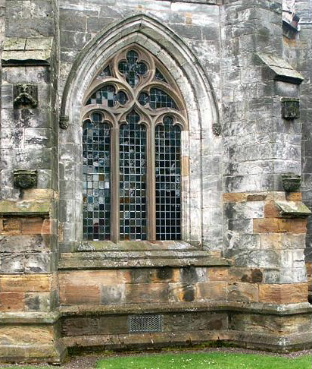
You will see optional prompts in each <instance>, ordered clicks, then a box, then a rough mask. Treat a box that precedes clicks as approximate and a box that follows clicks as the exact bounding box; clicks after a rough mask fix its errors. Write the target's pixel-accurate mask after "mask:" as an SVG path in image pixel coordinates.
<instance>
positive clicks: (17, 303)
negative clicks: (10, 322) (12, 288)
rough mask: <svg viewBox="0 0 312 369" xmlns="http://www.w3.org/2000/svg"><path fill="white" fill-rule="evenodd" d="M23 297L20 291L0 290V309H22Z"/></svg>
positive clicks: (23, 304)
mask: <svg viewBox="0 0 312 369" xmlns="http://www.w3.org/2000/svg"><path fill="white" fill-rule="evenodd" d="M24 298H25V294H24V293H21V292H0V311H23V310H24V306H25V303H24Z"/></svg>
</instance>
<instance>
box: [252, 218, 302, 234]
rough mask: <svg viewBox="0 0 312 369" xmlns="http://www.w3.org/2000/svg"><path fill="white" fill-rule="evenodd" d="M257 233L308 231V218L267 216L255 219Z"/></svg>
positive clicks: (296, 232)
mask: <svg viewBox="0 0 312 369" xmlns="http://www.w3.org/2000/svg"><path fill="white" fill-rule="evenodd" d="M253 225H254V232H255V233H286V232H289V233H294V234H299V233H306V227H307V220H306V219H281V218H279V219H277V218H265V219H254V220H253Z"/></svg>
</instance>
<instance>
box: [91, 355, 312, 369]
mask: <svg viewBox="0 0 312 369" xmlns="http://www.w3.org/2000/svg"><path fill="white" fill-rule="evenodd" d="M123 368H127V369H184V368H185V369H209V368H211V369H311V368H312V358H311V356H303V357H299V358H294V359H291V358H287V357H276V356H269V355H256V354H231V353H217V352H215V353H181V354H164V355H146V356H130V357H129V356H128V357H120V358H118V357H116V358H110V359H103V360H100V361H99V362H98V364H97V369H123Z"/></svg>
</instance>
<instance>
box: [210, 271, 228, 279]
mask: <svg viewBox="0 0 312 369" xmlns="http://www.w3.org/2000/svg"><path fill="white" fill-rule="evenodd" d="M207 271H208V280H209V281H227V280H228V277H229V269H228V268H209V269H208V270H207Z"/></svg>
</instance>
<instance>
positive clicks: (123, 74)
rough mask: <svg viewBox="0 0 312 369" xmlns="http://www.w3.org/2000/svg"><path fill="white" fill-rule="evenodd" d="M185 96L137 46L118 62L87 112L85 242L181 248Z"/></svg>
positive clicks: (111, 64)
mask: <svg viewBox="0 0 312 369" xmlns="http://www.w3.org/2000/svg"><path fill="white" fill-rule="evenodd" d="M185 115H186V114H185V107H184V103H183V99H182V97H181V94H180V92H179V90H178V88H177V86H176V83H175V82H174V80H173V78H172V77H171V75H170V74H169V72H168V70H167V69H166V68H165V67H164V66H163V65H162V63H161V62H160V61H159V60H157V59H155V58H154V57H153V56H152V55H151V54H150V53H148V52H147V51H146V50H144V49H143V48H141V47H138V46H136V45H135V46H132V47H128V48H127V49H124V50H123V51H121V52H120V53H119V54H117V55H115V56H114V57H113V58H111V59H110V60H109V61H108V62H107V63H106V65H105V66H104V67H103V69H102V70H101V72H100V73H99V74H98V75H97V77H96V78H95V80H94V81H93V83H92V85H91V86H90V89H89V93H88V96H87V98H86V100H85V106H84V111H83V117H84V118H83V217H84V219H83V237H84V239H85V240H112V241H113V242H117V241H119V240H180V239H181V232H182V230H181V217H182V203H181V202H182V201H181V199H182V190H183V188H182V151H181V150H182V132H183V131H185V130H186V129H187V126H186V116H185Z"/></svg>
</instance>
